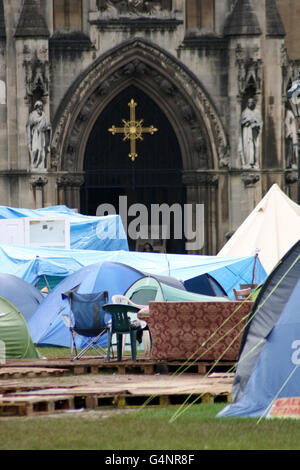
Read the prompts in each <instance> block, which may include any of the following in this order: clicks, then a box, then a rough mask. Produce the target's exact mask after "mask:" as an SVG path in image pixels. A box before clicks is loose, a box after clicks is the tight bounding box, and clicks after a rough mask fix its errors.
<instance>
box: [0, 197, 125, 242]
mask: <svg viewBox="0 0 300 470" xmlns="http://www.w3.org/2000/svg"><path fill="white" fill-rule="evenodd" d="M19 217H33V218H42V217H68V219H69V221H70V246H71V248H72V249H79V250H102V251H107V250H128V241H127V236H126V233H125V230H124V227H123V224H122V220H121V217H120V216H119V215H107V216H103V217H96V216H89V215H83V214H78V213H76V212H75V211H73V210H71V209H69V208H68V207H66V206H63V205H62V206H51V207H45V208H41V209H21V208H15V207H6V206H0V219H14V218H19Z"/></svg>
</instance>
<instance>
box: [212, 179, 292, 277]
mask: <svg viewBox="0 0 300 470" xmlns="http://www.w3.org/2000/svg"><path fill="white" fill-rule="evenodd" d="M299 239H300V206H299V205H298V204H296V203H295V202H293V201H292V200H291V199H290V198H289V197H288V196H287V195H286V194H285V193H284V192H283V191H281V189H280V188H279V186H278V185H277V184H273V186H272V187H271V188H270V190H269V191H268V192H267V194H266V195H265V196H264V197H263V199H262V200H261V201H260V203H259V204H258V205H257V206H256V207H255V209H254V210H253V211H252V212H251V213H250V215H249V216H248V217H247V218H246V220H245V221H244V222H243V223H242V225H241V226H240V227H239V228H238V229H237V230H236V232H235V233H234V234H233V235H232V237H231V238H230V239H229V240H228V242H227V243H226V245H225V246H224V247H223V248H222V249H221V251H220V252H219V253H218V256H253V255H254V254H255V253H256V252H258V256H259V259H260V261H261V263H262V265H263V267H264V268H265V270H266V272H267V273H268V274H269V273H270V272H271V271H272V269H273V268H274V267H275V265H276V264H277V262H278V261H279V260H280V259H281V258H282V256H283V255H284V254H285V253H286V252H287V251H288V250H289V249H290V248H291V247H292V246H293V245H294V244H295V243H296V242H297V241H298V240H299Z"/></svg>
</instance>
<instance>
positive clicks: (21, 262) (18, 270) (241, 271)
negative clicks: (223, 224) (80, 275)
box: [0, 245, 266, 299]
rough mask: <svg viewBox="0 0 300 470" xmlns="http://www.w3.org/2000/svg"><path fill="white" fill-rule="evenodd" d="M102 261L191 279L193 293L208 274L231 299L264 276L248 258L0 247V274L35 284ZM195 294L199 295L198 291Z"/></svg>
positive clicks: (180, 278)
mask: <svg viewBox="0 0 300 470" xmlns="http://www.w3.org/2000/svg"><path fill="white" fill-rule="evenodd" d="M103 261H114V262H118V263H123V264H126V265H128V266H131V267H133V268H135V269H138V270H140V271H143V272H147V273H150V274H156V275H162V276H172V277H174V278H176V279H178V280H181V281H188V280H191V279H193V287H194V289H193V292H197V289H195V286H196V285H197V278H198V279H199V286H200V285H201V283H202V279H201V277H202V276H203V275H204V274H206V273H208V274H210V275H211V276H212V277H213V278H214V279H215V280H216V281H217V282H218V283H219V284H220V285H221V286H222V288H223V289H224V290H225V292H226V293H227V295H228V296H229V297H230V298H232V299H234V294H233V289H234V288H235V289H239V287H240V284H247V283H252V281H253V280H254V282H255V283H257V284H261V283H262V282H263V281H264V280H265V278H266V273H265V271H264V269H263V267H262V265H261V264H260V262H259V260H258V259H255V257H254V256H249V257H241V258H237V257H224V258H223V257H220V256H201V255H177V254H167V253H143V252H131V251H123V250H119V251H97V250H96V251H95V250H63V249H55V248H39V247H34V248H30V247H23V246H22V247H21V246H10V245H0V272H7V273H10V274H15V275H16V276H18V277H21V278H22V279H24V280H26V281H27V282H29V283H30V284H32V285H35V284H36V283H37V282H38V280H39V279H40V278H41V277H42V276H44V275H45V276H61V277H62V278H64V277H66V276H68V275H70V274H72V273H74V272H76V271H78V270H79V269H80V268H82V267H83V266H88V265H91V264H93V263H97V262H103ZM197 293H203V292H201V291H200V290H198V292H197Z"/></svg>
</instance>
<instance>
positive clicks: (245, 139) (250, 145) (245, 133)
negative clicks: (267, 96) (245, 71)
mask: <svg viewBox="0 0 300 470" xmlns="http://www.w3.org/2000/svg"><path fill="white" fill-rule="evenodd" d="M255 106H256V104H255V101H254V99H253V98H249V99H248V104H247V107H246V108H245V109H244V111H243V112H242V115H241V121H240V138H239V149H238V150H239V154H240V157H241V163H242V167H243V168H244V169H249V168H258V166H259V164H258V157H259V135H260V132H261V129H262V126H263V122H262V119H261V116H260V113H259V111H258V110H257V109H255Z"/></svg>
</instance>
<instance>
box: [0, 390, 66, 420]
mask: <svg viewBox="0 0 300 470" xmlns="http://www.w3.org/2000/svg"><path fill="white" fill-rule="evenodd" d="M73 409H74V397H73V396H72V395H69V396H66V395H62V396H59V395H56V396H43V397H39V396H34V395H33V396H29V397H24V398H23V397H16V396H14V397H0V416H30V415H33V414H36V413H39V414H41V413H48V414H49V413H57V412H59V411H60V412H61V411H65V410H73Z"/></svg>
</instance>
